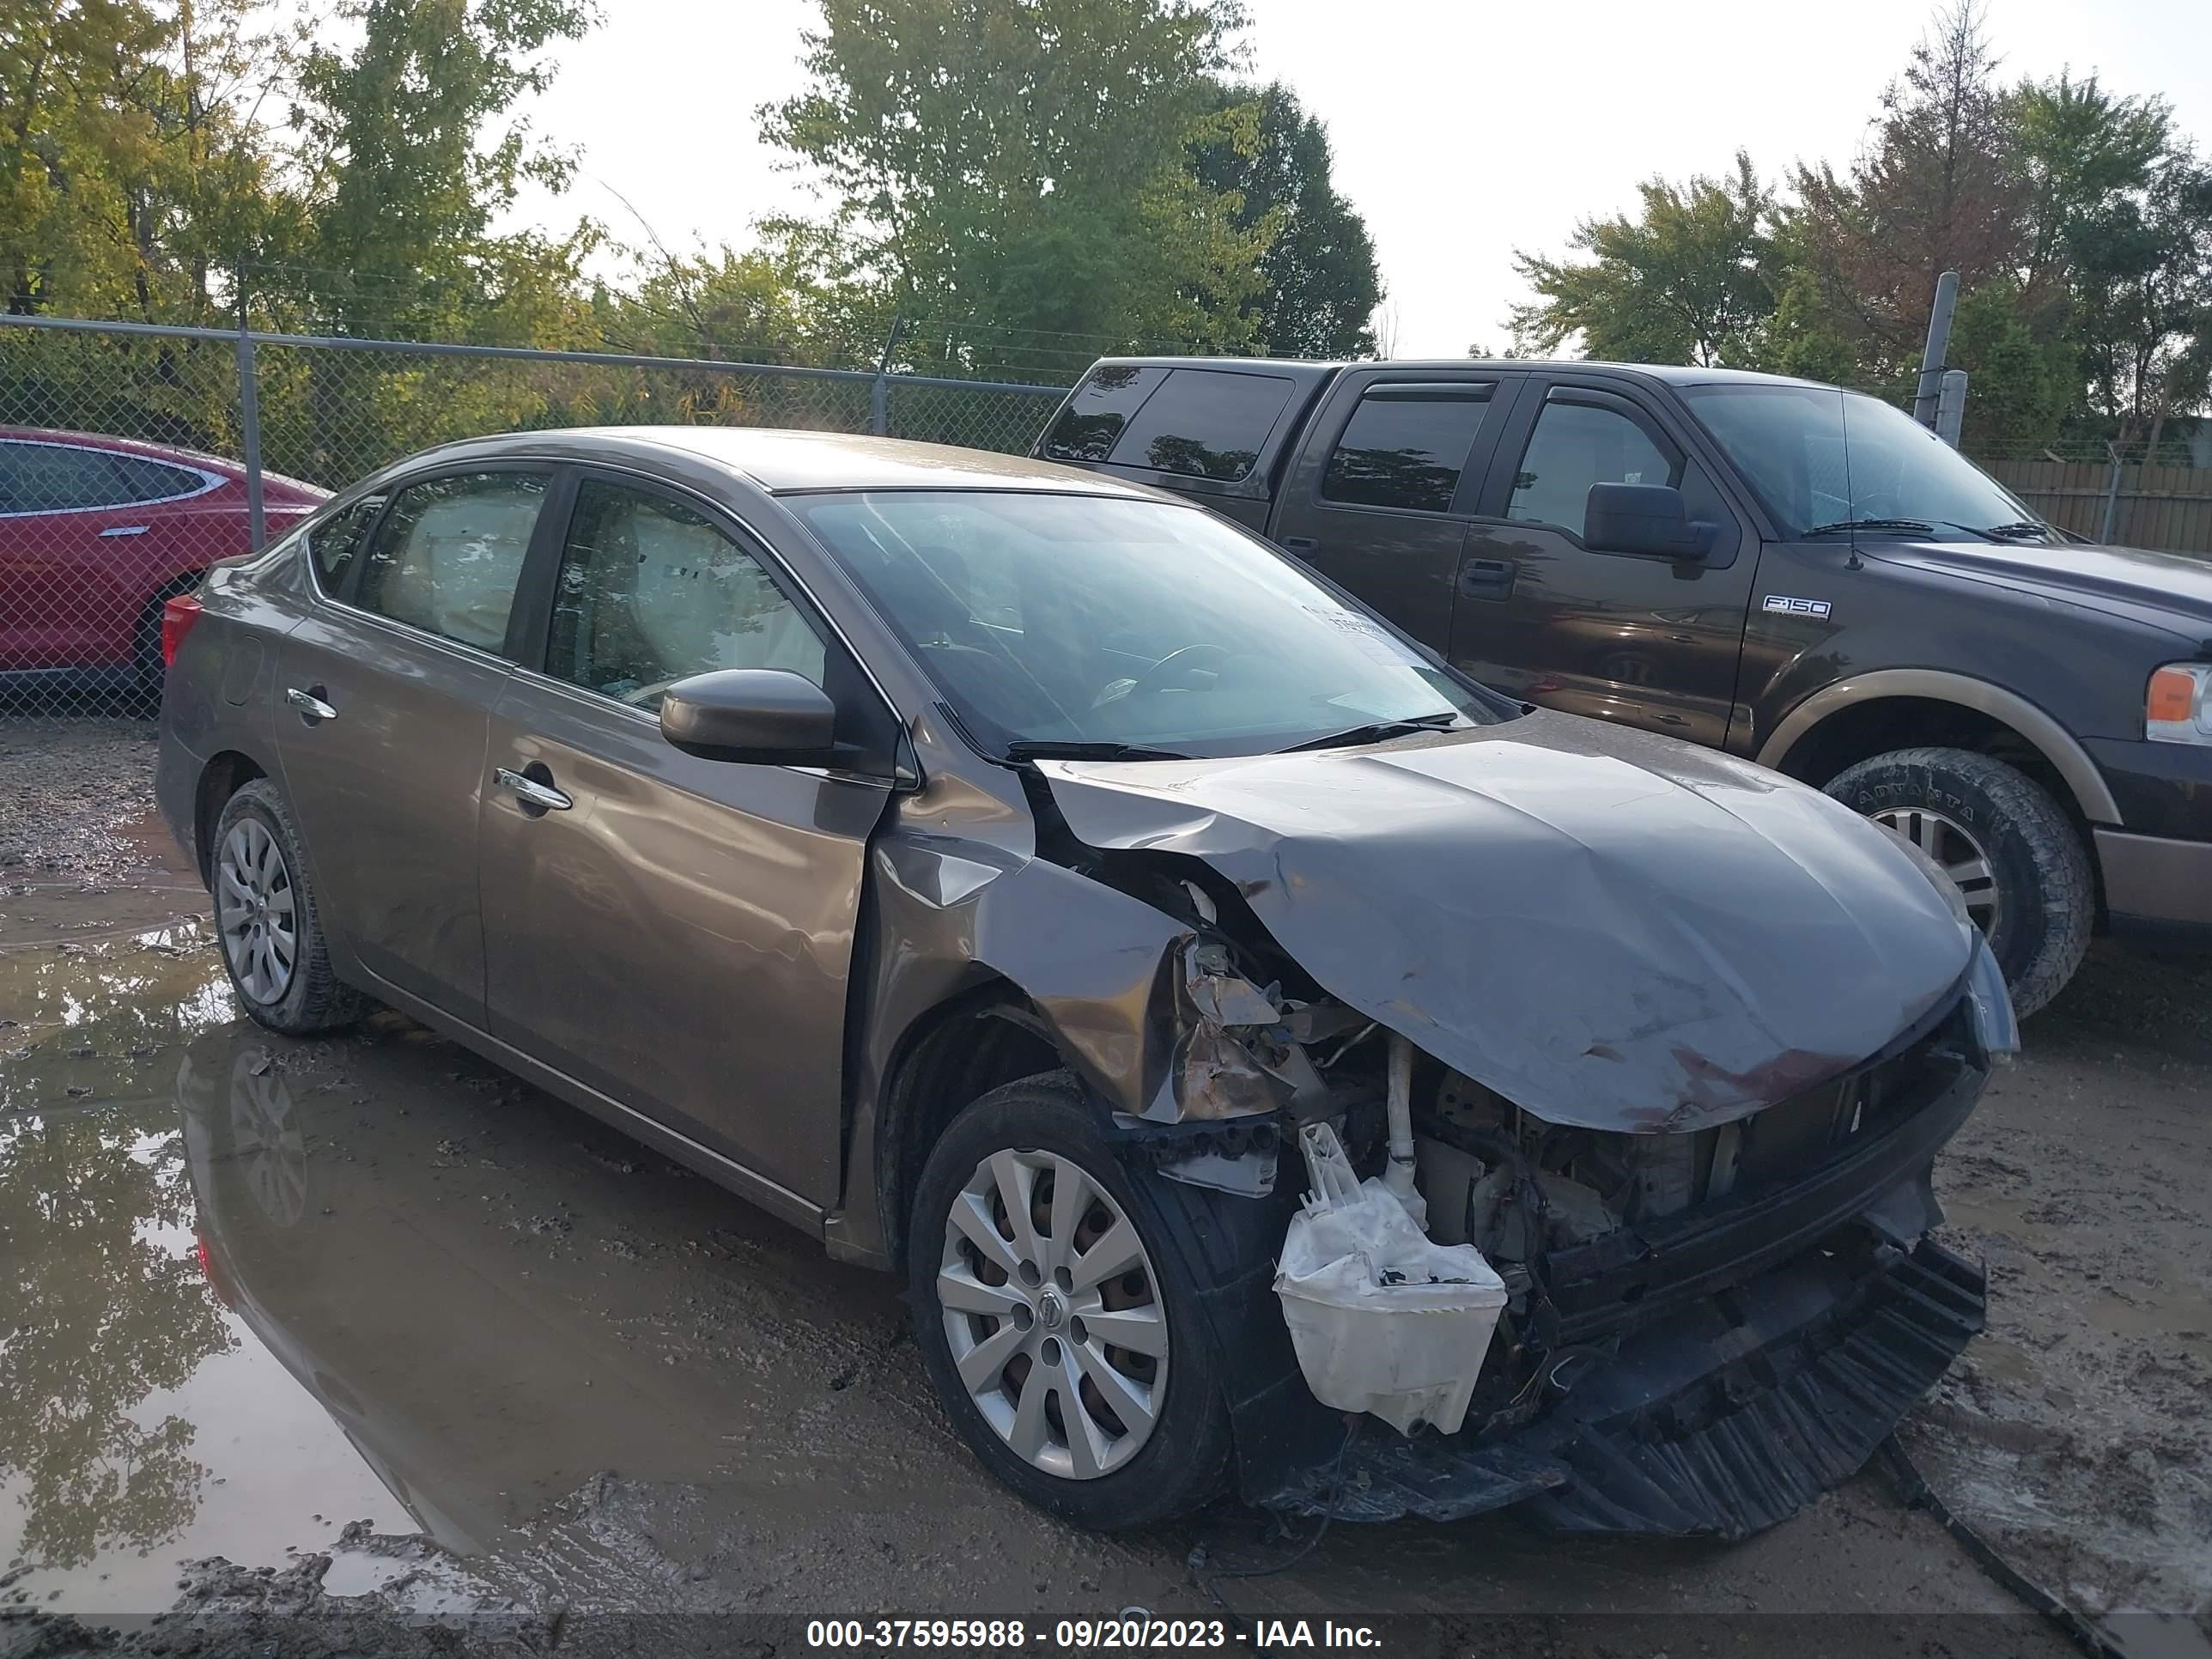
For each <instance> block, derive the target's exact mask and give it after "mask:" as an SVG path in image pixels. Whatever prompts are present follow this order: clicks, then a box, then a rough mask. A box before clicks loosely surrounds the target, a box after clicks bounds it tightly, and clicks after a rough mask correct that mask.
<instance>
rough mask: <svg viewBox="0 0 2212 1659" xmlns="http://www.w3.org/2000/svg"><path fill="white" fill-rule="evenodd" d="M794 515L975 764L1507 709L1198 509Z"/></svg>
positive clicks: (938, 502)
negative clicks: (969, 744)
mask: <svg viewBox="0 0 2212 1659" xmlns="http://www.w3.org/2000/svg"><path fill="white" fill-rule="evenodd" d="M787 505H789V506H790V507H792V509H793V511H794V512H795V513H798V514H799V516H800V517H801V518H802V519H804V520H805V521H806V523H807V525H808V526H809V527H810V528H811V530H812V531H813V532H814V534H815V536H816V537H817V538H818V539H819V540H820V541H821V542H822V543H823V545H824V546H825V547H827V548H828V549H829V551H830V553H831V554H832V556H835V557H836V559H837V560H838V562H840V563H841V564H842V565H843V566H844V568H846V569H847V570H848V572H850V573H851V574H852V575H853V577H854V580H856V581H857V582H858V583H859V584H860V587H861V589H862V590H863V592H866V594H867V596H868V598H869V599H870V601H871V603H872V605H874V606H875V608H876V610H877V611H878V612H880V613H881V615H882V616H883V617H884V621H885V622H886V623H888V624H889V625H890V628H891V629H892V630H893V631H894V632H895V633H896V634H897V635H898V636H899V637H900V639H901V641H902V643H903V644H904V645H905V646H906V647H907V648H908V650H909V651H911V652H912V653H914V655H915V659H916V660H917V661H919V662H920V663H921V665H923V667H924V669H925V670H926V671H927V672H928V673H929V675H930V677H931V678H932V679H933V681H934V682H935V684H936V685H937V686H938V688H939V690H940V691H941V692H942V693H943V695H944V696H945V701H946V702H949V703H950V704H951V706H952V708H953V710H954V712H955V713H956V714H957V715H958V716H959V719H960V721H961V724H962V726H963V727H964V728H965V729H966V730H967V732H969V735H970V736H971V737H973V738H975V741H976V743H977V744H979V745H981V747H982V748H983V749H984V750H985V751H986V752H988V753H998V754H1005V753H1007V752H1009V750H1010V747H1011V746H1012V745H1015V744H1024V743H1037V744H1125V745H1129V746H1133V747H1137V748H1141V749H1148V750H1165V751H1169V752H1172V753H1177V754H1186V755H1209V756H1211V755H1237V754H1257V753H1262V752H1267V751H1272V750H1281V749H1285V748H1289V747H1291V746H1293V745H1295V744H1299V743H1304V742H1310V741H1313V740H1315V739H1316V738H1325V737H1328V736H1331V735H1333V734H1335V733H1339V732H1344V731H1345V730H1346V729H1347V728H1349V727H1352V726H1360V725H1362V724H1365V723H1370V722H1380V721H1392V720H1423V721H1435V722H1438V723H1449V724H1455V725H1460V724H1466V723H1469V722H1482V723H1486V722H1489V721H1492V720H1499V719H1504V718H1507V717H1508V716H1509V715H1510V713H1511V712H1512V710H1511V708H1510V705H1505V704H1503V703H1499V702H1495V701H1493V700H1492V699H1491V698H1489V697H1488V696H1486V695H1485V694H1483V693H1481V692H1480V691H1478V690H1474V688H1473V687H1471V686H1469V685H1468V684H1466V683H1465V682H1463V681H1462V680H1460V679H1458V678H1456V677H1455V676H1454V675H1452V674H1451V673H1449V671H1446V670H1444V669H1443V668H1441V667H1439V666H1437V665H1436V664H1435V663H1433V662H1432V661H1431V660H1430V659H1428V658H1427V657H1425V656H1424V655H1423V654H1422V653H1420V652H1419V649H1418V648H1416V647H1414V646H1413V645H1411V644H1409V643H1408V642H1407V641H1404V640H1403V639H1401V637H1400V636H1399V635H1396V634H1395V633H1393V632H1392V631H1391V630H1390V629H1389V627H1388V626H1386V625H1385V624H1383V623H1380V622H1377V621H1376V619H1375V618H1374V617H1371V616H1370V615H1369V614H1368V613H1367V612H1365V611H1360V610H1357V609H1355V608H1353V607H1352V606H1351V605H1346V603H1345V602H1344V601H1343V600H1341V599H1338V598H1337V597H1336V596H1335V595H1334V593H1332V592H1329V590H1328V589H1327V588H1325V587H1322V586H1320V585H1319V584H1318V583H1316V582H1315V581H1314V580H1312V579H1310V577H1308V576H1307V575H1306V574H1304V572H1302V571H1301V570H1299V569H1298V568H1297V567H1296V566H1295V565H1293V564H1291V562H1289V561H1287V560H1285V559H1284V558H1282V557H1280V556H1278V555H1276V554H1275V553H1274V552H1273V551H1272V550H1269V549H1268V548H1267V546H1266V545H1264V544H1261V543H1260V542H1258V541H1256V540H1255V539H1254V538H1251V537H1249V536H1248V535H1246V534H1244V533H1243V532H1240V531H1238V530H1236V529H1234V528H1232V527H1231V526H1229V525H1227V524H1225V523H1223V522H1222V521H1221V520H1218V519H1217V518H1215V517H1214V516H1213V515H1212V514H1211V513H1206V512H1203V511H1200V509H1198V508H1196V507H1184V506H1177V505H1173V504H1170V503H1168V502H1164V501H1122V500H1111V499H1106V500H1102V499H1098V498H1095V497H1088V496H1074V495H1045V494H1042V493H1031V492H1026V491H1012V490H961V491H952V490H900V491H884V492H874V493H846V494H825V495H811V496H793V497H787Z"/></svg>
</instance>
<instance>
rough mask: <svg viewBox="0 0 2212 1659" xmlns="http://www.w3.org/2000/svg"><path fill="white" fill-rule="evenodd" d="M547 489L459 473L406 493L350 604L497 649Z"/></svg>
mask: <svg viewBox="0 0 2212 1659" xmlns="http://www.w3.org/2000/svg"><path fill="white" fill-rule="evenodd" d="M545 482H546V481H545V478H544V476H543V475H541V474H538V473H535V472H464V473H458V474H456V475H454V476H453V477H447V478H433V479H430V480H428V482H426V483H418V484H410V485H408V486H407V488H405V489H402V490H400V491H399V492H398V494H397V495H394V496H393V497H392V510H391V512H390V513H386V515H385V520H384V522H383V524H382V525H381V526H379V528H378V530H377V532H376V540H375V543H374V545H373V546H372V547H371V548H370V549H369V552H368V562H367V564H366V565H365V566H364V567H363V568H362V573H361V588H360V592H359V594H358V596H357V599H356V603H357V604H359V605H361V607H362V609H363V610H366V611H375V612H376V613H377V614H378V615H380V616H384V617H391V618H392V620H393V621H394V622H402V623H408V624H410V626H412V627H416V628H420V629H425V630H427V631H428V632H429V633H433V634H436V635H440V636H441V638H444V639H448V640H457V641H459V642H460V643H461V644H463V645H473V646H476V647H478V648H480V649H482V650H485V651H499V650H501V649H503V648H504V647H505V646H506V644H507V612H508V611H510V610H512V609H513V605H514V589H515V584H516V583H518V582H519V581H520V580H522V559H523V555H525V554H526V553H527V552H528V551H529V550H530V537H531V532H532V531H534V530H535V529H536V528H537V526H538V513H539V511H540V510H541V509H542V508H543V507H544V505H545Z"/></svg>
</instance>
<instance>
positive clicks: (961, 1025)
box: [874, 975, 1067, 1272]
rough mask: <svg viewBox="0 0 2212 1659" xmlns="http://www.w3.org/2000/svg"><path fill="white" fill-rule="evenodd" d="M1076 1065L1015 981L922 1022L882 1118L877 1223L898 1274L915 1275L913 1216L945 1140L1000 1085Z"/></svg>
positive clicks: (977, 992)
mask: <svg viewBox="0 0 2212 1659" xmlns="http://www.w3.org/2000/svg"><path fill="white" fill-rule="evenodd" d="M1066 1064H1067V1061H1066V1057H1065V1056H1064V1055H1063V1054H1061V1053H1060V1048H1059V1047H1058V1046H1057V1045H1056V1044H1055V1043H1054V1041H1053V1038H1052V1034H1051V1027H1050V1026H1049V1025H1048V1024H1047V1023H1046V1021H1045V1019H1044V1018H1043V1017H1042V1015H1040V1014H1039V1013H1038V1012H1037V1011H1036V1007H1035V1006H1034V1005H1032V1004H1031V1003H1030V1000H1029V999H1028V998H1027V997H1026V996H1024V995H1023V994H1022V993H1021V991H1020V990H1019V989H1018V987H1016V986H1015V985H1014V983H1013V981H1011V980H1007V979H1005V978H1002V977H1000V976H997V975H993V976H992V977H991V978H989V979H987V980H985V981H983V982H981V984H978V985H975V986H972V987H969V988H967V989H965V990H963V991H962V992H960V993H959V994H957V995H955V996H952V997H949V998H947V999H946V1000H944V1001H942V1002H939V1003H938V1004H936V1005H934V1006H932V1007H930V1008H928V1009H927V1010H925V1011H924V1012H922V1013H921V1014H919V1015H917V1016H916V1017H915V1019H914V1021H913V1022H912V1024H909V1025H908V1027H907V1029H906V1031H905V1033H904V1034H903V1035H902V1036H901V1038H900V1040H899V1044H898V1048H897V1049H896V1051H895V1053H894V1054H893V1056H892V1060H891V1063H890V1066H889V1068H888V1069H887V1070H886V1072H885V1073H884V1086H883V1088H882V1090H881V1091H879V1093H878V1109H877V1116H876V1136H875V1139H876V1158H875V1165H876V1167H875V1171H874V1175H875V1185H876V1204H877V1216H878V1221H879V1225H881V1227H882V1229H883V1236H884V1244H885V1247H886V1249H887V1251H888V1253H889V1255H890V1259H891V1263H892V1265H893V1267H894V1268H895V1269H896V1270H898V1271H901V1272H903V1271H904V1269H905V1266H906V1245H907V1231H908V1227H907V1220H908V1218H907V1210H908V1206H909V1205H910V1204H911V1202H912V1200H913V1195H914V1188H915V1181H916V1180H917V1179H918V1178H919V1176H920V1175H921V1166H922V1164H923V1161H924V1160H925V1159H927V1158H928V1156H929V1152H930V1149H931V1148H932V1147H933V1146H935V1145H936V1144H937V1140H938V1137H939V1136H940V1135H942V1134H943V1133H945V1128H946V1127H948V1126H949V1125H950V1124H951V1121H952V1120H953V1119H954V1118H956V1117H957V1116H958V1115H960V1113H961V1111H962V1110H963V1109H965V1108H966V1107H967V1106H968V1105H969V1103H971V1102H973V1101H975V1100H978V1099H980V1098H981V1097H983V1096H984V1095H986V1094H988V1093H989V1092H990V1091H992V1090H993V1089H995V1088H997V1087H999V1086H1000V1085H1001V1084H1006V1083H1012V1082H1015V1081H1017V1080H1018V1079H1022V1078H1025V1077H1035V1076H1036V1075H1037V1074H1038V1073H1042V1072H1053V1071H1059V1070H1061V1069H1063V1068H1064V1067H1065V1066H1066Z"/></svg>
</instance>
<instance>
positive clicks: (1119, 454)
mask: <svg viewBox="0 0 2212 1659" xmlns="http://www.w3.org/2000/svg"><path fill="white" fill-rule="evenodd" d="M1290 401H1291V381H1290V380H1288V379H1287V378H1286V377H1285V376H1282V375H1279V374H1226V373H1224V372H1222V371H1220V370H1218V369H1205V368H1177V369H1170V371H1169V372H1168V377H1167V379H1166V380H1164V381H1163V382H1162V383H1161V385H1160V386H1159V389H1158V391H1156V392H1153V393H1152V396H1151V397H1149V398H1146V399H1145V401H1144V403H1143V404H1142V406H1141V407H1139V409H1138V410H1137V411H1136V413H1135V414H1133V416H1130V417H1129V422H1128V424H1127V426H1125V427H1124V428H1122V430H1121V437H1120V438H1119V439H1118V440H1116V441H1115V445H1114V453H1113V456H1112V459H1113V460H1114V461H1115V464H1116V465H1121V466H1149V467H1153V468H1156V469H1157V470H1158V471H1162V472H1173V473H1176V474H1177V475H1179V476H1181V477H1186V478H1216V479H1219V480H1220V481H1221V482H1223V483H1235V482H1236V481H1237V479H1239V478H1242V477H1244V476H1245V475H1246V474H1247V473H1249V472H1250V471H1251V470H1252V464H1253V463H1254V462H1255V461H1256V460H1258V459H1260V449H1261V445H1263V444H1264V443H1266V442H1267V434H1268V433H1270V432H1271V431H1273V429H1274V426H1275V422H1276V421H1278V420H1279V419H1280V418H1281V416H1282V413H1283V410H1284V407H1285V405H1286V404H1289V402H1290Z"/></svg>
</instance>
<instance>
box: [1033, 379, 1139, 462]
mask: <svg viewBox="0 0 2212 1659" xmlns="http://www.w3.org/2000/svg"><path fill="white" fill-rule="evenodd" d="M1167 377H1168V372H1167V370H1165V369H1164V368H1137V367H1134V366H1133V365H1130V364H1127V363H1108V364H1107V365H1105V366H1104V367H1103V368H1094V369H1092V370H1091V374H1090V376H1089V378H1087V379H1086V380H1085V381H1084V382H1083V384H1082V385H1081V386H1079V387H1078V388H1077V389H1076V393H1075V396H1074V398H1073V399H1072V400H1071V401H1070V402H1069V404H1068V405H1067V407H1066V409H1065V410H1062V411H1061V412H1060V418H1059V419H1058V420H1056V421H1054V422H1053V423H1052V430H1051V431H1049V432H1048V433H1046V434H1045V435H1044V445H1043V449H1044V454H1045V458H1046V459H1048V460H1054V461H1103V460H1104V459H1106V458H1107V457H1108V456H1109V455H1111V454H1112V453H1114V441H1115V439H1117V438H1119V437H1120V436H1121V428H1124V427H1126V426H1127V425H1128V423H1129V417H1130V416H1132V415H1133V414H1135V413H1136V412H1137V410H1138V409H1139V406H1141V405H1142V404H1143V403H1144V401H1145V399H1146V398H1149V397H1151V396H1152V393H1154V392H1157V391H1158V390H1159V389H1160V382H1161V381H1162V380H1165V379H1167Z"/></svg>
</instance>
